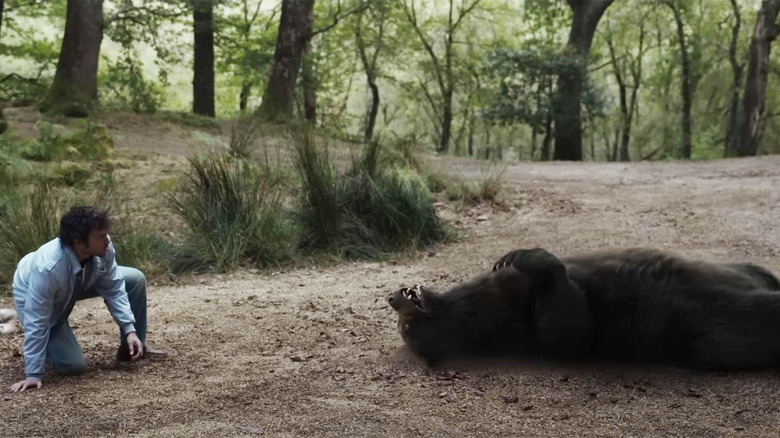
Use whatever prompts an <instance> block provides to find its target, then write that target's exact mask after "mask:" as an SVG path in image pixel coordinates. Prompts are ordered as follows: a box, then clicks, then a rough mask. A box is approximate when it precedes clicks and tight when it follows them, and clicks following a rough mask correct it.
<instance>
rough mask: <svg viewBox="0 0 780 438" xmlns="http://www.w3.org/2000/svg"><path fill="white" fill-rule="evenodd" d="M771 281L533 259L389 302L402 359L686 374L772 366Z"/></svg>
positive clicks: (778, 300) (590, 258) (633, 255)
mask: <svg viewBox="0 0 780 438" xmlns="http://www.w3.org/2000/svg"><path fill="white" fill-rule="evenodd" d="M778 291H780V280H778V278H777V277H776V276H775V275H774V274H772V273H771V272H770V271H769V270H767V269H765V268H763V267H761V266H757V265H754V264H751V263H714V262H708V261H701V260H693V259H689V258H686V257H684V256H680V255H677V254H674V253H670V252H664V251H658V250H653V249H642V248H637V249H627V250H615V251H602V252H596V253H587V254H582V255H575V256H571V257H564V258H560V259H559V258H558V257H556V256H555V255H553V254H551V253H550V252H548V251H546V250H544V249H542V248H534V249H519V250H515V251H512V252H509V253H508V254H506V255H504V256H503V257H501V258H500V259H499V260H498V261H497V262H496V263H495V264H494V265H493V270H492V272H488V273H485V274H482V275H479V276H477V277H476V278H474V279H472V280H470V281H467V282H465V283H462V284H459V285H457V286H455V287H453V288H452V289H450V290H448V291H446V292H443V293H439V292H435V291H433V290H431V289H428V288H426V287H424V286H415V287H411V288H408V287H406V288H401V289H399V290H396V291H394V292H392V293H391V294H390V295H389V297H388V302H389V304H390V306H391V307H392V308H393V309H394V310H395V311H396V312H397V314H398V329H399V332H400V334H401V337H402V339H403V340H404V342H405V343H406V344H407V345H408V346H409V348H410V349H411V350H412V351H413V352H414V353H416V354H417V355H419V356H421V357H422V358H423V359H425V360H426V361H427V362H428V363H429V364H431V365H436V364H438V363H440V362H441V361H444V360H448V359H455V358H460V357H479V356H494V355H510V356H533V355H539V356H546V357H552V358H558V359H564V360H579V361H582V360H603V361H614V362H637V363H653V364H663V365H671V366H676V367H682V368H689V369H697V370H746V369H765V368H774V367H778V366H780V293H778Z"/></svg>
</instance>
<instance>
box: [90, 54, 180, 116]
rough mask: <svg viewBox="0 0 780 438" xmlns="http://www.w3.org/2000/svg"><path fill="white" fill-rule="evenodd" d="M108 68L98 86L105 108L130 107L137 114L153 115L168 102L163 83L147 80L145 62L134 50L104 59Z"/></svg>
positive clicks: (103, 72)
mask: <svg viewBox="0 0 780 438" xmlns="http://www.w3.org/2000/svg"><path fill="white" fill-rule="evenodd" d="M103 65H105V68H104V69H103V71H102V72H101V75H100V78H99V80H98V83H99V84H100V85H101V88H102V90H101V98H102V99H103V104H104V105H109V106H118V107H121V108H127V109H130V110H132V111H133V112H135V113H154V112H156V111H157V110H158V109H159V108H160V107H161V106H162V103H163V102H164V101H165V89H164V88H163V87H164V85H165V84H164V83H162V84H161V83H158V82H154V81H151V80H148V79H146V78H145V77H144V73H143V63H142V62H141V61H140V60H139V59H138V56H137V55H136V54H135V53H134V51H133V50H132V49H131V48H125V49H123V51H122V55H121V56H120V57H119V58H118V59H117V60H116V61H111V60H110V59H107V58H105V57H104V59H103Z"/></svg>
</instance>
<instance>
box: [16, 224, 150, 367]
mask: <svg viewBox="0 0 780 438" xmlns="http://www.w3.org/2000/svg"><path fill="white" fill-rule="evenodd" d="M79 271H81V263H79V260H78V258H77V257H76V253H75V252H73V249H72V248H70V247H64V246H62V245H61V244H60V239H59V238H56V239H54V240H52V241H50V242H48V243H46V244H44V245H43V246H41V247H40V248H38V250H37V251H35V252H32V253H30V254H27V255H26V256H24V258H22V260H21V261H20V262H19V264H18V265H17V267H16V273H15V274H14V284H13V289H14V303H15V304H16V311H17V314H18V316H19V320H20V321H21V323H22V326H23V327H24V372H25V374H26V375H27V377H28V378H37V379H40V378H41V376H42V375H43V370H44V365H45V363H46V345H47V344H48V343H49V333H50V331H51V328H52V327H53V326H54V325H56V324H57V323H58V322H60V321H61V320H62V318H63V317H64V316H65V315H64V313H65V311H66V308H67V306H68V303H69V302H70V299H71V297H72V296H73V291H74V288H75V286H76V275H77V274H78V273H79ZM87 272H88V273H89V278H85V279H83V282H84V286H83V288H82V291H86V290H89V289H90V288H92V289H93V290H95V291H96V292H98V293H99V294H100V296H102V297H103V300H104V301H105V303H106V306H108V310H109V311H110V312H111V315H112V316H113V317H114V321H116V323H117V324H119V327H120V329H121V330H122V335H123V336H124V335H127V334H128V333H131V332H134V331H135V325H134V323H135V318H134V317H133V312H132V311H131V310H130V301H129V300H128V298H127V291H126V290H125V279H124V277H122V275H121V274H120V273H119V270H118V269H117V264H116V253H115V252H114V245H113V244H109V245H108V251H106V256H105V257H97V256H95V257H94V258H93V261H92V269H91V272H90V271H89V270H88V271H87Z"/></svg>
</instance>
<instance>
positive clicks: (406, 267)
mask: <svg viewBox="0 0 780 438" xmlns="http://www.w3.org/2000/svg"><path fill="white" fill-rule="evenodd" d="M118 147H120V148H121V145H119V146H118ZM434 164H435V165H437V166H440V167H441V168H444V169H449V171H451V172H454V173H459V174H462V175H466V176H470V175H477V174H479V169H480V165H479V163H477V162H473V161H470V160H457V159H449V158H448V159H438V160H435V162H434ZM505 186H506V191H505V195H504V202H503V205H499V206H491V205H481V206H476V207H466V208H456V207H457V206H456V205H454V204H449V203H443V204H438V205H437V207H438V209H439V211H440V213H441V214H442V215H443V216H444V217H445V218H446V219H447V220H448V221H450V223H452V224H454V225H456V226H458V227H460V228H461V230H462V236H463V237H462V238H461V239H460V240H459V241H458V242H456V243H452V244H448V245H444V246H440V247H436V248H433V249H431V250H429V251H424V252H421V253H420V254H418V255H417V256H415V257H410V258H405V259H404V258H402V259H399V260H393V261H389V262H378V263H369V262H360V263H345V264H341V265H337V266H333V267H327V268H322V267H317V266H311V267H301V268H297V269H293V270H286V271H280V272H257V271H244V272H239V273H235V274H230V275H211V276H199V277H193V278H189V279H187V280H186V281H184V282H183V284H180V285H174V286H171V285H161V284H154V283H153V284H150V287H149V291H148V299H149V309H150V310H149V312H150V330H149V339H150V343H151V344H153V346H155V347H160V348H163V349H166V350H168V351H169V352H170V354H171V355H170V357H169V358H166V359H163V360H155V361H146V360H145V361H141V362H139V363H133V364H117V363H116V362H115V361H114V352H115V348H116V336H117V330H116V325H115V324H114V323H113V322H112V320H111V318H110V315H109V313H108V312H107V311H106V309H105V307H104V305H103V303H102V302H100V300H89V301H86V302H80V303H79V304H78V305H77V306H76V308H75V310H74V312H73V315H72V317H71V323H72V325H73V326H74V329H75V333H76V336H77V337H78V338H79V340H80V343H81V345H82V348H83V349H84V352H85V357H86V361H87V367H88V371H87V372H86V374H84V375H83V376H79V377H61V376H58V375H56V374H55V373H53V372H50V373H47V375H46V376H45V378H44V387H43V389H42V390H31V391H27V392H24V393H12V392H10V391H8V387H9V386H10V385H11V384H12V383H14V382H15V381H17V380H20V379H22V378H23V358H22V357H21V355H20V352H21V351H22V342H23V336H22V335H21V334H18V335H14V336H10V337H3V338H0V358H1V359H0V437H6V436H7V437H35V436H45V437H59V436H69V437H71V436H72V437H104V436H105V437H120V436H121V437H125V436H135V437H201V436H202V437H210V438H212V437H234V436H271V437H297V436H326V437H348V436H360V437H362V436H393V437H396V436H397V437H401V436H403V437H414V436H426V437H427V436H434V437H457V436H468V437H498V436H540V437H548V436H549V437H558V436H619V437H631V436H642V437H649V436H664V437H668V436H780V432H778V430H777V425H778V424H780V373H779V372H777V371H766V372H728V373H725V372H717V373H715V372H713V373H702V372H692V371H686V370H680V369H674V368H666V367H650V366H639V365H604V364H599V365H593V364H561V363H543V362H539V361H534V360H529V361H522V362H521V361H493V362H486V363H456V364H448V365H446V366H443V367H441V368H439V369H430V368H428V367H427V366H426V365H425V364H424V363H422V362H421V361H419V360H418V359H416V358H415V357H413V356H411V355H410V354H409V353H408V352H407V351H406V350H405V348H404V347H403V344H402V341H401V339H400V337H399V335H398V333H397V330H396V320H395V316H394V312H393V311H392V310H391V309H390V307H389V306H388V305H387V303H386V296H387V295H388V293H389V292H390V291H392V290H394V289H396V288H398V287H400V286H404V285H413V284H415V283H423V284H426V285H428V286H432V287H434V288H439V289H444V288H447V287H449V286H451V285H452V284H454V283H457V282H460V281H462V280H464V279H467V278H469V277H472V276H474V275H476V274H478V273H480V272H483V271H486V270H488V269H490V266H491V264H492V262H493V261H495V260H496V259H497V258H498V257H500V256H501V255H502V254H503V253H505V252H507V251H509V250H512V249H515V248H518V247H534V246H541V247H545V248H547V249H548V250H550V251H552V252H553V253H556V254H559V255H565V254H571V253H576V252H581V251H586V250H591V249H601V248H607V247H631V246H649V247H656V248H662V249H669V250H674V251H677V252H680V253H683V254H685V255H689V256H692V257H700V258H706V259H710V260H716V261H752V262H755V263H758V264H761V265H764V266H766V267H768V268H770V269H772V270H773V271H775V272H778V273H780V231H778V225H780V222H779V218H780V157H761V158H752V159H741V160H723V161H715V162H707V163H704V162H688V163H631V164H614V163H610V164H606V163H533V164H531V163H520V164H514V165H511V166H509V167H508V169H507V172H506V175H505ZM11 306H12V303H11V300H10V299H9V298H0V307H11Z"/></svg>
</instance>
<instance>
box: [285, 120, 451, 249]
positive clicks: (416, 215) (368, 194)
mask: <svg viewBox="0 0 780 438" xmlns="http://www.w3.org/2000/svg"><path fill="white" fill-rule="evenodd" d="M293 139H294V142H295V146H296V152H297V156H296V167H297V169H298V172H299V174H300V177H301V183H302V189H301V192H302V197H301V202H302V210H301V217H302V223H303V230H304V233H303V240H302V243H301V246H302V248H303V249H304V250H307V251H313V250H320V251H325V252H332V253H336V254H337V255H340V256H346V257H358V258H378V257H382V256H383V255H384V254H386V253H388V252H392V251H403V250H410V249H418V248H421V247H424V246H426V245H430V244H432V243H435V242H441V241H443V240H445V239H446V238H447V236H448V233H447V229H446V227H445V226H444V224H443V222H442V221H441V220H440V219H439V218H438V216H437V215H436V211H435V210H434V209H433V206H432V200H431V195H430V192H429V191H428V188H427V187H426V185H425V182H424V181H423V180H422V178H420V177H419V175H418V174H417V173H416V172H414V171H411V170H403V169H399V168H396V167H391V166H387V165H384V164H383V163H387V162H386V161H384V160H382V159H379V158H378V154H379V153H380V152H379V144H378V143H373V144H371V145H370V146H369V147H367V148H366V150H365V152H364V154H363V155H362V156H361V157H360V158H359V159H355V160H353V165H352V166H351V167H350V168H349V169H346V170H345V169H338V168H337V167H336V166H333V165H332V164H331V161H330V156H329V153H328V150H327V147H326V148H324V149H322V150H320V149H319V148H318V147H317V146H316V144H315V141H314V137H313V136H312V135H311V133H309V132H297V133H295V134H294V136H293Z"/></svg>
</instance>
